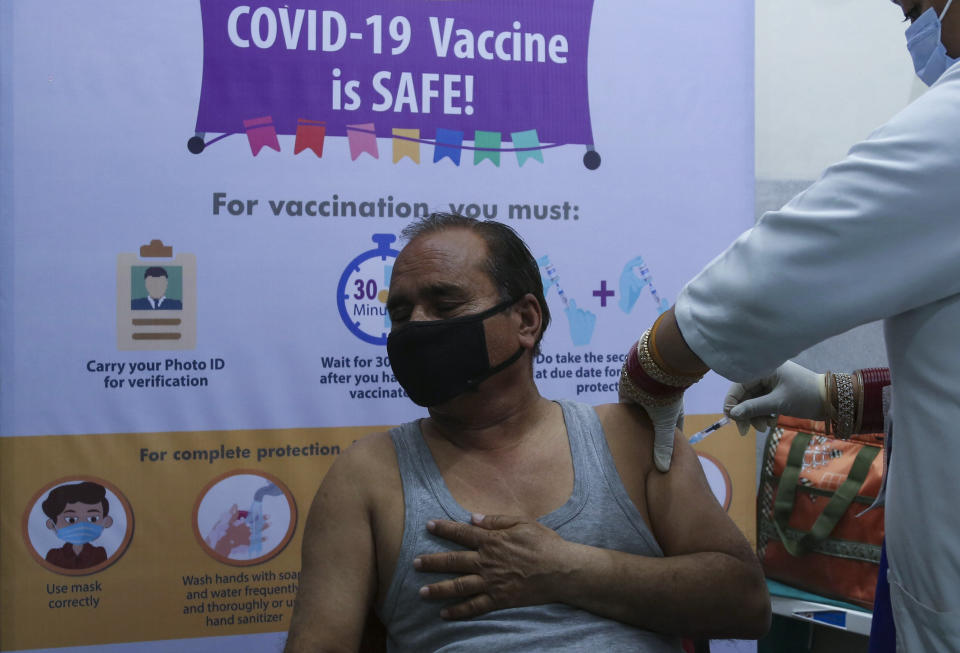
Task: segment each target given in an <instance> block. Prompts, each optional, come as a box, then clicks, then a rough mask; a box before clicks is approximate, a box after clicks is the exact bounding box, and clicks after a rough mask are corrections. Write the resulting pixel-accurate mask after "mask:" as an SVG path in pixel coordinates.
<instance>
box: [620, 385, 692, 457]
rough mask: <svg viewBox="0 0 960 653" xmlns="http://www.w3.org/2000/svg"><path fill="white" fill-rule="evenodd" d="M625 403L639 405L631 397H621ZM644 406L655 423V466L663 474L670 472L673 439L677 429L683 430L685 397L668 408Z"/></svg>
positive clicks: (681, 397)
mask: <svg viewBox="0 0 960 653" xmlns="http://www.w3.org/2000/svg"><path fill="white" fill-rule="evenodd" d="M620 401H621V402H623V403H632V404H635V403H639V402H637V401H636V400H635V399H633V398H631V397H627V396H624V395H623V394H621V395H620ZM639 405H640V406H643V409H644V410H645V411H647V415H649V416H650V421H651V422H653V464H654V465H656V466H657V469H659V470H660V471H661V472H667V471H670V460H671V459H672V458H673V438H674V433H675V429H678V428H679V429H680V430H683V395H682V394H681V395H678V396H677V399H676V401H674V402H673V403H670V404H668V405H666V406H645V405H644V404H642V403H640V404H639Z"/></svg>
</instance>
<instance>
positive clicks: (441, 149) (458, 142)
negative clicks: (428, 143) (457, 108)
mask: <svg viewBox="0 0 960 653" xmlns="http://www.w3.org/2000/svg"><path fill="white" fill-rule="evenodd" d="M462 148H463V132H461V131H456V130H455V129H440V128H439V127H438V128H437V141H436V143H434V146H433V162H434V163H437V162H438V161H440V159H442V158H443V157H445V156H447V157H450V160H451V161H453V164H454V165H457V166H459V165H460V152H461V151H462Z"/></svg>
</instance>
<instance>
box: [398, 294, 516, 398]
mask: <svg viewBox="0 0 960 653" xmlns="http://www.w3.org/2000/svg"><path fill="white" fill-rule="evenodd" d="M514 303H516V300H514V299H509V300H507V301H504V302H501V303H499V304H497V305H496V306H494V307H492V308H489V309H487V310H485V311H482V312H480V313H476V314H474V315H464V316H462V317H455V318H451V319H448V320H429V321H422V322H408V323H407V324H404V325H403V326H401V327H399V328H398V329H396V330H394V331H392V332H391V333H390V335H389V336H388V337H387V355H388V356H389V357H390V366H391V367H392V368H393V373H394V374H395V375H396V377H397V381H398V382H399V383H400V385H401V386H402V387H403V389H404V390H405V391H406V393H407V394H408V395H409V396H410V399H412V400H413V401H414V403H416V404H418V405H420V406H436V405H438V404H442V403H443V402H445V401H448V400H450V399H453V398H454V397H456V396H457V395H460V394H463V393H464V392H466V391H468V390H473V389H476V387H477V386H478V385H480V383H481V382H482V381H483V380H484V379H487V378H489V377H491V376H493V375H494V374H496V373H497V372H500V371H501V370H504V369H506V368H507V367H508V366H509V365H511V364H512V363H514V362H516V361H517V360H518V359H519V358H520V357H521V356H522V355H523V351H524V348H523V347H520V348H519V349H518V350H517V352H516V353H514V354H513V355H512V356H510V357H509V358H507V359H506V360H505V361H503V362H502V363H499V364H497V365H490V358H489V355H488V353H487V338H486V335H485V333H484V330H483V321H484V320H485V319H487V318H489V317H492V316H494V315H496V314H497V313H500V312H501V311H504V310H506V309H507V308H509V307H510V306H513V304H514Z"/></svg>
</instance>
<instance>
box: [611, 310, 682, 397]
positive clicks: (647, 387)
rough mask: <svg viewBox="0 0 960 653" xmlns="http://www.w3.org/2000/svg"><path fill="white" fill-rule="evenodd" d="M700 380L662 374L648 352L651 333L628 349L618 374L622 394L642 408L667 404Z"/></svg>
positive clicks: (648, 332)
mask: <svg viewBox="0 0 960 653" xmlns="http://www.w3.org/2000/svg"><path fill="white" fill-rule="evenodd" d="M699 379H700V377H691V376H681V375H676V374H670V373H668V372H665V371H664V370H663V369H662V368H661V367H660V366H659V365H657V363H656V361H655V360H654V358H653V356H652V355H651V353H650V330H649V329H648V330H647V331H645V332H644V333H643V335H642V336H641V337H640V340H639V341H637V342H636V343H634V344H633V346H632V347H630V352H629V353H628V354H627V360H626V362H625V363H624V364H623V369H622V370H621V373H620V387H621V394H623V395H625V396H627V397H629V398H630V399H633V400H634V401H637V402H638V403H641V404H643V405H645V406H661V405H667V404H670V403H672V402H674V401H675V400H676V398H677V397H678V396H679V395H681V394H683V391H684V390H686V389H687V388H688V387H690V386H691V385H693V384H694V383H696V382H697V381H698V380H699Z"/></svg>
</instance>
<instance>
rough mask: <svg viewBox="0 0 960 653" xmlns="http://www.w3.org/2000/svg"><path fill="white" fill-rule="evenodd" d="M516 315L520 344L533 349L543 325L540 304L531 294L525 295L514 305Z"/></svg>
mask: <svg viewBox="0 0 960 653" xmlns="http://www.w3.org/2000/svg"><path fill="white" fill-rule="evenodd" d="M515 308H516V311H517V315H519V316H520V332H519V334H518V335H519V337H520V344H521V345H522V346H523V347H525V348H527V349H533V348H534V347H535V346H536V344H537V338H538V337H539V336H540V327H541V325H542V324H543V312H542V311H541V310H540V302H538V301H537V298H536V297H534V296H533V293H527V294H526V295H524V296H523V297H521V298H520V300H519V301H517V303H516V307H515Z"/></svg>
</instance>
